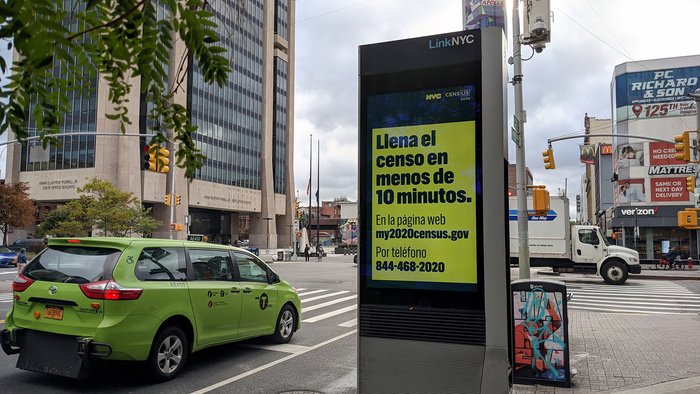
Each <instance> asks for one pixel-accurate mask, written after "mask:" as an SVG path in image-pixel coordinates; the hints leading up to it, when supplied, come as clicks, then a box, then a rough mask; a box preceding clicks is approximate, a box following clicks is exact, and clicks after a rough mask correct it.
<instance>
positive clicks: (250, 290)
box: [243, 287, 253, 293]
mask: <svg viewBox="0 0 700 394" xmlns="http://www.w3.org/2000/svg"><path fill="white" fill-rule="evenodd" d="M243 292H244V293H252V292H253V289H251V288H250V287H246V288H245V289H243Z"/></svg>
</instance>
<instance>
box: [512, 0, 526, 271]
mask: <svg viewBox="0 0 700 394" xmlns="http://www.w3.org/2000/svg"><path fill="white" fill-rule="evenodd" d="M518 3H520V0H514V1H513V89H514V91H515V116H516V118H517V119H518V120H519V121H520V138H519V143H518V144H516V145H515V172H516V182H517V183H516V190H517V193H518V194H517V208H518V267H519V273H520V279H527V278H529V277H530V246H529V245H528V235H527V230H528V228H527V171H526V169H527V167H526V165H525V122H526V121H527V119H526V114H525V110H524V109H523V59H522V55H521V52H520V46H521V45H520V10H519V7H518Z"/></svg>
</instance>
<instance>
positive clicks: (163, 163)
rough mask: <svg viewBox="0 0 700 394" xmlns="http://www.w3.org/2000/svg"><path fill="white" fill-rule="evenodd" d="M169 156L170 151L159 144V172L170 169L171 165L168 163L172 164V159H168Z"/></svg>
mask: <svg viewBox="0 0 700 394" xmlns="http://www.w3.org/2000/svg"><path fill="white" fill-rule="evenodd" d="M168 156H170V151H169V150H167V149H165V148H163V147H162V146H159V147H158V154H157V155H156V159H157V160H158V172H168V171H170V167H168V164H170V159H168Z"/></svg>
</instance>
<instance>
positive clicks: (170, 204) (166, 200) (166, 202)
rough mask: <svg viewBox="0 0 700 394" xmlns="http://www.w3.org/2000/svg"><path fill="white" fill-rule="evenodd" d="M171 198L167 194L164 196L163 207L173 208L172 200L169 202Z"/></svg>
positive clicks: (170, 195)
mask: <svg viewBox="0 0 700 394" xmlns="http://www.w3.org/2000/svg"><path fill="white" fill-rule="evenodd" d="M172 197H173V195H172V194H168V195H166V196H165V205H167V206H169V207H172V206H173V205H172V200H171V199H172Z"/></svg>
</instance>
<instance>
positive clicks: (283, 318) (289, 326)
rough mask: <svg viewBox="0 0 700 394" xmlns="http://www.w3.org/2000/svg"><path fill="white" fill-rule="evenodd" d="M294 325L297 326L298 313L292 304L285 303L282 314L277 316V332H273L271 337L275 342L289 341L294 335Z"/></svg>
mask: <svg viewBox="0 0 700 394" xmlns="http://www.w3.org/2000/svg"><path fill="white" fill-rule="evenodd" d="M294 327H296V314H295V313H294V309H292V307H291V306H289V305H285V306H283V307H282V310H281V311H280V315H279V316H278V317H277V325H276V326H275V333H274V334H272V336H271V337H270V339H272V342H275V343H287V342H289V340H290V339H292V335H294Z"/></svg>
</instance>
